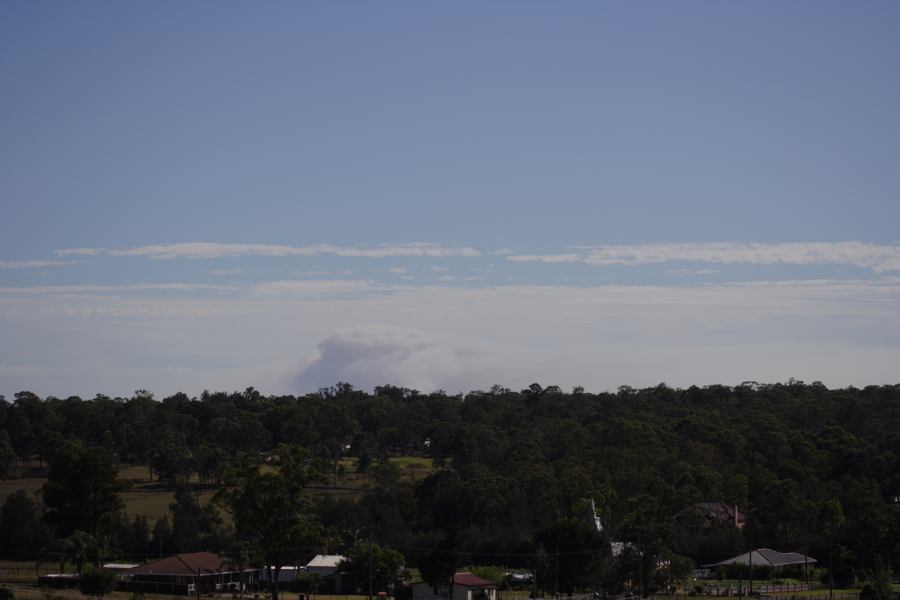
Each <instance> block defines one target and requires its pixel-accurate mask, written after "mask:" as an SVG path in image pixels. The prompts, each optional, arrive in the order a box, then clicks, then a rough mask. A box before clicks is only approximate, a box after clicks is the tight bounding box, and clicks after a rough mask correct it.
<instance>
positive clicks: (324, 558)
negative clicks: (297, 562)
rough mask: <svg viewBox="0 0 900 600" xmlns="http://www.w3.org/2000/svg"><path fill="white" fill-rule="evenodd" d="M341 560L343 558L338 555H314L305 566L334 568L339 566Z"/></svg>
mask: <svg viewBox="0 0 900 600" xmlns="http://www.w3.org/2000/svg"><path fill="white" fill-rule="evenodd" d="M342 560H344V557H343V556H341V555H340V554H316V556H315V557H313V559H312V560H311V561H309V562H308V563H306V566H307V567H320V568H322V567H327V568H334V567H337V566H338V565H339V564H341V561H342Z"/></svg>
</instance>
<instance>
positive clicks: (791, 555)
mask: <svg viewBox="0 0 900 600" xmlns="http://www.w3.org/2000/svg"><path fill="white" fill-rule="evenodd" d="M815 562H817V561H816V559H814V558H813V557H811V556H806V555H805V554H800V553H799V552H778V551H777V550H772V549H770V548H757V549H756V550H753V551H751V552H745V553H744V554H739V555H738V556H735V557H733V558H729V559H728V560H723V561H721V562H717V563H713V564H711V565H705V566H708V567H718V566H719V565H734V564H740V565H749V564H751V563H752V564H754V565H760V566H762V565H769V566H772V567H784V566H787V565H802V564H805V563H808V564H813V563H815Z"/></svg>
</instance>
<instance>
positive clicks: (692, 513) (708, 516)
mask: <svg viewBox="0 0 900 600" xmlns="http://www.w3.org/2000/svg"><path fill="white" fill-rule="evenodd" d="M675 520H676V521H678V522H680V523H681V524H683V525H686V526H689V527H697V528H699V529H709V528H710V527H716V526H719V527H734V528H736V529H743V528H744V526H745V525H746V524H747V515H746V514H745V513H742V512H741V511H740V510H738V507H737V505H736V504H735V505H730V504H725V503H724V502H698V503H697V504H695V505H693V506H691V507H690V508H687V509H685V510H683V511H681V512H680V513H678V514H677V515H675Z"/></svg>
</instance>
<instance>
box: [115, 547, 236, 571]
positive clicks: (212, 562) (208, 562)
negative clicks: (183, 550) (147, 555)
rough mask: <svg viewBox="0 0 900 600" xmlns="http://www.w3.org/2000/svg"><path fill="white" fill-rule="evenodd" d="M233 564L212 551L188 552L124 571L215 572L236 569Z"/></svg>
mask: <svg viewBox="0 0 900 600" xmlns="http://www.w3.org/2000/svg"><path fill="white" fill-rule="evenodd" d="M236 570H237V567H236V566H235V564H234V563H233V562H232V561H230V560H228V559H227V558H225V557H223V556H219V555H218V554H213V553H212V552H190V553H188V554H175V555H173V556H169V557H166V558H161V559H159V560H155V561H153V562H151V563H147V564H146V565H141V566H139V567H135V568H133V569H128V570H127V571H125V573H126V574H128V575H147V574H150V573H155V574H159V575H196V574H197V572H198V571H199V572H200V573H201V574H203V573H217V572H221V571H236Z"/></svg>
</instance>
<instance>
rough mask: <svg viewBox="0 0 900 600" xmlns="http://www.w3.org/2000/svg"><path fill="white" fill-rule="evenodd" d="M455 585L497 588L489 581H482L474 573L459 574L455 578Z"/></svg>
mask: <svg viewBox="0 0 900 600" xmlns="http://www.w3.org/2000/svg"><path fill="white" fill-rule="evenodd" d="M453 583H454V585H465V586H468V587H480V588H495V587H497V584H496V583H494V582H493V581H488V580H487V579H482V578H481V577H479V576H478V575H475V574H473V573H457V574H455V575H454V576H453Z"/></svg>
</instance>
